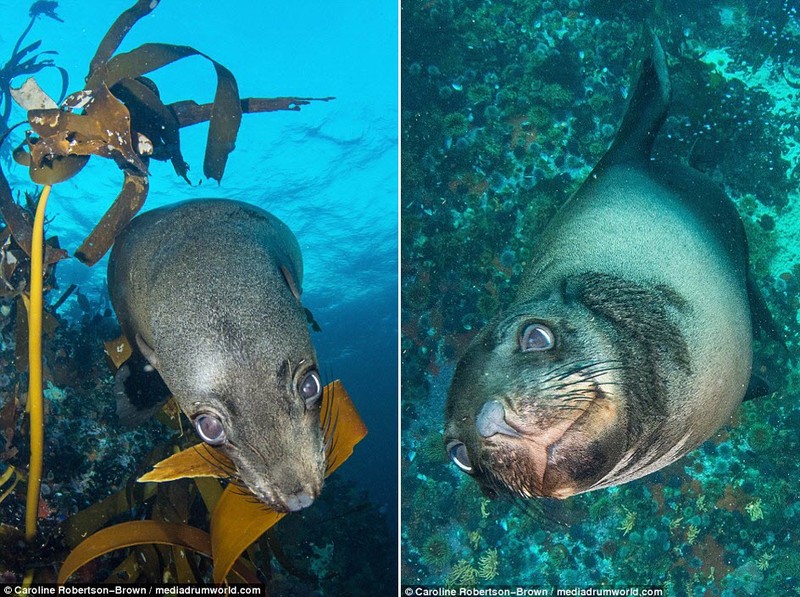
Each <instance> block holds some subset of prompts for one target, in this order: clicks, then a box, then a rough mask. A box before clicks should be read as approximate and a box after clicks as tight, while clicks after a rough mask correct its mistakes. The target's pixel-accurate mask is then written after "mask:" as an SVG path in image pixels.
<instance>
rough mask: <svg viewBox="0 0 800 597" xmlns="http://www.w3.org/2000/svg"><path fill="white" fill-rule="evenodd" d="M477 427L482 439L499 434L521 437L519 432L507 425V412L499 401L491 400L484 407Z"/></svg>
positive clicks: (476, 421)
mask: <svg viewBox="0 0 800 597" xmlns="http://www.w3.org/2000/svg"><path fill="white" fill-rule="evenodd" d="M475 427H476V428H477V430H478V433H480V434H481V436H482V437H492V436H493V435H495V434H497V433H502V434H503V435H510V436H511V437H520V434H519V433H518V432H517V430H516V429H513V428H512V427H511V426H510V425H509V424H508V423H506V410H505V408H503V405H502V404H501V403H500V401H499V400H490V401H489V402H487V403H486V404H484V405H483V407H482V408H481V411H480V412H479V413H478V417H477V418H476V420H475Z"/></svg>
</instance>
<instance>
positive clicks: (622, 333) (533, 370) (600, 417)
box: [446, 40, 752, 498]
mask: <svg viewBox="0 0 800 597" xmlns="http://www.w3.org/2000/svg"><path fill="white" fill-rule="evenodd" d="M668 103H669V82H668V79H667V74H666V67H665V64H664V55H663V52H662V50H661V48H660V46H659V44H658V42H657V40H653V48H652V51H651V54H650V57H649V58H648V59H647V60H645V62H644V68H643V71H642V74H641V77H640V79H639V83H638V86H637V89H636V91H635V93H634V95H633V97H632V99H631V103H630V105H629V107H628V111H627V113H626V115H625V118H624V120H623V123H622V126H621V128H620V131H619V133H618V135H617V138H616V140H615V142H614V144H613V145H612V147H611V149H610V150H609V151H608V153H607V154H606V155H605V156H604V157H603V159H602V160H601V162H600V164H598V166H597V167H596V168H595V169H594V171H593V172H592V174H591V175H590V176H589V178H588V179H587V181H586V182H584V184H583V185H582V186H581V187H580V189H579V190H578V191H577V192H576V194H575V195H574V196H572V197H571V198H570V199H569V201H568V202H567V203H566V204H565V205H564V206H563V207H562V208H561V210H560V211H559V212H558V214H557V215H556V217H555V218H554V220H553V221H552V222H551V223H550V224H549V226H548V227H547V229H546V230H545V232H544V233H543V234H542V236H541V238H539V239H538V240H537V243H536V248H535V249H534V253H533V255H532V258H531V262H530V264H529V266H528V268H527V270H526V272H525V275H524V278H523V280H522V283H521V285H520V288H519V291H518V294H517V296H516V299H515V300H514V302H513V303H512V305H511V306H510V307H509V308H508V309H507V310H506V311H505V312H504V313H502V314H501V315H500V316H499V317H497V318H496V319H495V320H493V321H492V322H490V324H489V325H488V326H487V327H486V328H485V329H483V330H482V331H481V332H480V334H479V335H478V336H477V337H476V338H475V339H474V340H473V342H472V344H471V345H470V347H469V349H468V351H467V353H466V354H465V356H464V357H463V358H462V359H461V361H460V362H459V363H458V366H457V368H456V372H455V375H454V379H453V383H452V386H451V388H450V392H449V396H448V401H447V407H446V418H447V422H446V440H447V442H448V450H449V451H450V455H451V458H452V459H453V460H454V462H455V463H456V464H457V465H458V466H459V467H460V468H462V469H463V470H465V471H467V472H469V473H471V474H473V475H475V476H476V478H477V479H478V480H479V482H480V483H481V485H482V487H483V489H484V490H485V491H486V492H487V493H489V494H490V495H494V494H497V493H513V494H517V495H521V496H523V497H531V496H546V497H558V498H564V497H568V496H570V495H574V494H576V493H581V492H585V491H590V490H593V489H598V488H602V487H608V486H611V485H618V484H620V483H625V482H627V481H631V480H633V479H636V478H638V477H641V476H643V475H646V474H648V473H650V472H653V471H655V470H658V469H660V468H662V467H664V466H666V465H668V464H669V463H671V462H673V461H675V460H676V459H678V458H679V457H681V456H682V455H684V454H685V453H686V452H688V451H689V450H691V449H693V448H695V447H696V446H698V445H699V444H700V443H702V442H703V441H705V440H706V439H708V438H709V437H710V436H711V435H712V434H713V433H714V432H715V431H716V430H717V429H718V428H719V427H720V426H721V425H723V424H724V423H725V422H726V421H728V420H729V419H730V416H731V414H732V413H733V412H734V410H735V409H736V408H737V407H738V406H739V404H740V403H741V401H742V398H743V396H744V395H745V392H746V390H747V387H748V380H749V377H750V369H751V361H752V347H751V339H752V329H751V316H750V307H749V298H748V282H747V267H748V266H747V243H746V239H745V235H744V228H743V226H742V223H741V221H740V219H739V217H738V215H737V213H736V211H735V208H734V206H733V205H732V204H731V202H730V201H729V200H728V198H727V197H726V196H725V195H724V194H723V193H722V192H721V191H720V190H719V189H718V188H717V187H715V186H714V185H713V184H712V183H711V182H710V181H709V180H708V179H706V178H705V177H703V176H702V175H701V174H700V173H699V172H696V171H693V170H691V169H689V168H686V167H683V166H680V165H677V164H666V165H662V166H656V165H654V164H653V163H652V162H651V161H650V150H651V148H652V144H653V139H654V137H655V135H656V133H657V132H658V129H659V128H660V126H661V124H662V122H663V120H664V118H665V115H666V110H667V107H668Z"/></svg>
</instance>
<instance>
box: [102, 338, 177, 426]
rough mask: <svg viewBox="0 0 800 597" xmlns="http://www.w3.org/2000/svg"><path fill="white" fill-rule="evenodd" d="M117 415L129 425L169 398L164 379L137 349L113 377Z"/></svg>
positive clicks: (154, 409)
mask: <svg viewBox="0 0 800 597" xmlns="http://www.w3.org/2000/svg"><path fill="white" fill-rule="evenodd" d="M114 396H115V397H116V399H117V417H118V418H119V422H120V424H122V425H125V426H129V427H132V426H134V425H138V424H139V423H142V422H143V421H145V420H146V419H147V418H149V417H150V416H151V415H153V413H155V411H156V410H158V408H159V407H160V406H161V405H162V404H164V402H166V401H167V399H168V398H169V397H170V391H169V389H168V388H167V385H166V384H165V383H164V380H163V379H161V376H160V375H159V374H158V371H156V370H155V369H154V368H153V366H152V365H151V364H150V363H149V362H148V361H147V359H146V358H145V357H144V356H142V354H141V353H139V352H134V353H133V354H132V355H131V357H130V358H129V359H128V360H127V361H125V364H123V365H122V366H121V367H120V368H119V369H118V370H117V373H116V375H115V376H114Z"/></svg>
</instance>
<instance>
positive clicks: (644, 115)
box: [595, 28, 670, 171]
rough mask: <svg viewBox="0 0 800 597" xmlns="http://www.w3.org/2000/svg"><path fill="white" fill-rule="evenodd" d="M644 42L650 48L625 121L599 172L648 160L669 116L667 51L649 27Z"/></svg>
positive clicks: (646, 29) (597, 168) (647, 48)
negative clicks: (612, 166) (659, 132)
mask: <svg viewBox="0 0 800 597" xmlns="http://www.w3.org/2000/svg"><path fill="white" fill-rule="evenodd" d="M644 43H645V45H646V50H645V52H644V58H643V60H642V61H641V67H640V71H639V79H638V81H637V82H636V87H635V89H634V91H633V94H632V95H631V99H630V102H629V103H628V108H627V110H626V111H625V116H624V117H623V119H622V124H621V125H620V127H619V130H618V131H617V136H616V137H615V138H614V143H612V145H611V148H610V149H609V150H608V151H607V152H606V153H605V155H604V156H603V159H601V160H600V163H599V164H598V165H597V166H596V167H595V171H597V170H602V169H606V168H608V167H609V166H611V165H613V164H621V163H632V162H641V163H644V162H646V161H648V160H649V159H650V152H651V151H652V149H653V142H654V141H655V139H656V135H657V134H658V130H659V129H660V128H661V125H662V124H663V122H664V119H665V118H666V116H667V108H669V100H670V83H669V74H668V73H667V62H666V57H665V56H664V50H663V48H662V47H661V43H660V42H659V41H658V38H657V37H656V36H655V33H653V31H651V30H650V29H649V28H645V30H644Z"/></svg>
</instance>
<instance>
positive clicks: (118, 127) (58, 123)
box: [0, 0, 333, 265]
mask: <svg viewBox="0 0 800 597" xmlns="http://www.w3.org/2000/svg"><path fill="white" fill-rule="evenodd" d="M157 5H158V2H157V1H152V2H151V1H150V0H139V1H138V2H136V4H134V5H133V6H132V7H131V8H129V9H128V10H126V11H125V12H123V13H122V14H121V15H120V16H119V17H118V18H117V19H116V21H115V22H114V23H113V24H112V25H111V27H110V28H109V30H108V32H107V33H106V35H105V36H104V37H103V39H102V41H101V42H100V45H99V46H98V48H97V51H96V52H95V55H94V57H93V58H92V60H91V61H90V64H89V72H88V74H87V76H86V81H85V86H84V88H83V89H81V90H79V91H76V92H74V93H71V94H70V95H69V96H67V97H66V99H65V100H63V102H54V101H52V100H49V98H47V97H46V95H45V94H44V93H43V92H41V91H39V92H36V91H34V92H32V93H29V94H18V96H17V97H16V98H15V99H18V101H19V102H20V104H21V105H22V107H23V108H25V109H27V111H28V124H29V126H30V130H29V131H28V132H27V133H26V137H25V141H24V142H23V143H22V144H21V145H20V146H19V147H17V148H16V150H15V151H14V154H13V155H14V159H15V160H16V161H17V162H18V163H20V164H22V165H24V166H27V167H28V168H29V173H30V177H31V180H33V181H34V182H35V183H37V184H45V185H52V184H56V183H59V182H63V181H65V180H67V179H69V178H71V177H73V176H75V175H76V174H77V173H78V172H80V171H81V170H82V169H83V167H84V166H85V165H86V163H87V161H88V160H89V158H90V157H91V156H92V155H95V156H98V157H102V158H106V159H112V160H113V161H114V162H115V163H116V165H117V166H118V167H119V168H120V170H122V172H123V185H122V190H121V191H120V193H119V195H118V196H117V197H116V199H115V200H114V202H113V203H112V206H111V207H110V208H109V209H108V211H106V213H105V215H104V216H103V217H102V219H101V221H100V222H99V224H98V225H97V226H96V227H95V228H94V229H93V230H92V232H91V233H90V234H89V236H87V238H86V239H85V240H84V242H83V243H82V244H81V246H80V247H79V248H78V249H77V251H76V252H75V256H76V257H78V259H80V260H81V261H82V262H83V263H85V264H87V265H94V264H95V263H97V261H99V260H100V259H101V258H102V257H103V255H105V253H106V252H107V251H108V249H109V248H110V247H111V245H112V244H113V242H114V238H115V237H116V235H117V233H118V232H119V231H120V230H121V229H122V228H123V227H124V226H125V225H126V224H127V223H128V222H129V221H130V220H131V219H132V218H133V216H135V215H136V213H137V212H138V211H139V210H140V209H141V207H142V205H144V202H145V199H146V197H147V192H148V188H149V185H148V180H147V179H148V176H149V171H148V162H149V160H151V159H155V160H161V161H170V162H171V163H172V165H173V168H174V169H175V172H176V173H177V174H178V175H179V176H181V177H182V178H184V179H185V180H186V181H187V182H190V181H189V178H188V170H189V166H188V164H187V163H186V161H185V160H184V159H183V156H182V154H181V147H180V129H181V128H183V127H186V126H191V125H193V124H197V123H200V122H205V121H207V122H208V123H209V129H208V137H207V141H206V150H205V157H204V160H203V174H204V176H206V177H207V178H211V179H214V180H216V181H217V182H220V181H221V180H222V177H223V175H224V173H225V166H226V164H227V160H228V156H229V155H230V153H231V152H232V151H233V149H234V147H235V143H236V137H237V135H238V132H239V127H240V124H241V120H242V114H243V113H250V112H270V111H277V110H292V111H296V110H299V109H300V107H301V106H303V105H307V104H308V103H310V102H312V101H328V100H330V99H333V98H330V97H325V98H304V97H278V98H245V99H242V98H240V96H239V90H238V85H237V83H236V79H235V77H234V76H233V73H231V72H230V71H229V70H228V69H227V68H225V67H224V66H223V65H222V64H220V63H218V62H216V61H215V60H214V59H212V58H211V57H209V56H207V55H206V54H203V53H202V52H200V51H198V50H196V49H194V48H192V47H189V46H178V45H171V44H165V43H146V44H143V45H141V46H139V47H137V48H135V49H133V50H131V51H129V52H124V53H119V54H115V52H116V51H117V48H118V47H119V45H120V43H121V42H122V40H123V39H124V37H125V35H126V34H127V33H128V32H129V31H130V30H131V28H132V27H133V26H134V25H135V24H136V22H137V21H138V20H139V19H141V18H142V17H144V16H145V15H147V14H149V13H150V12H151V11H152V10H153V9H155V8H156V6H157ZM37 47H38V46H37ZM192 56H201V57H203V58H205V59H206V60H208V61H209V62H210V63H211V65H212V66H213V67H214V70H215V72H216V74H217V86H216V92H215V96H214V101H213V102H211V103H210V104H203V105H198V104H197V103H195V102H194V101H192V100H181V101H179V102H175V103H172V104H165V103H164V102H163V101H162V100H161V97H160V93H159V90H158V86H157V85H156V83H155V82H153V81H152V80H151V79H149V78H147V77H146V76H145V75H147V74H149V73H151V72H152V71H155V70H158V69H160V68H162V67H163V66H166V65H168V64H172V63H173V62H177V61H179V60H183V59H184V58H189V57H192ZM26 64H27V63H26ZM31 68H32V67H31ZM17 70H19V69H17ZM17 74H20V73H19V72H17ZM57 104H60V105H57ZM42 106H46V107H42ZM3 195H5V197H3ZM9 201H10V199H9V197H8V194H7V193H5V192H4V188H3V187H2V186H0V213H2V214H3V216H4V217H5V218H6V219H8V217H11V218H13V217H14V213H13V208H9ZM20 234H21V235H22V236H25V235H26V234H27V232H26V231H20Z"/></svg>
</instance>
